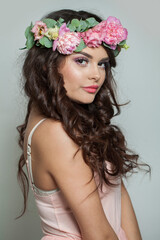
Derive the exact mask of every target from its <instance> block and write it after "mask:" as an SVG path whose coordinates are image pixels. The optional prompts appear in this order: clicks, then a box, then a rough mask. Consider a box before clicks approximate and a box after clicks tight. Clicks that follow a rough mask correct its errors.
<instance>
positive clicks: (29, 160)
mask: <svg viewBox="0 0 160 240" xmlns="http://www.w3.org/2000/svg"><path fill="white" fill-rule="evenodd" d="M45 119H47V118H43V119H41V120H40V121H39V122H38V123H37V124H36V125H35V126H34V127H33V128H32V130H31V132H30V134H29V136H28V141H27V160H26V163H27V165H28V170H29V171H28V172H29V178H30V180H31V185H32V184H34V181H33V175H32V164H31V140H32V135H33V133H34V131H35V129H36V128H37V127H38V126H39V124H40V123H41V122H43V121H44V120H45ZM31 187H32V186H31Z"/></svg>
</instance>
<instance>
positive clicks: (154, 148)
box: [0, 0, 160, 240]
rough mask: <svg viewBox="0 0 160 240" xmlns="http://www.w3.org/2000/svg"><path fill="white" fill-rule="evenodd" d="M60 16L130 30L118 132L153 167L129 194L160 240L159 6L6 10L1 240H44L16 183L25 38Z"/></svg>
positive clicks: (52, 4)
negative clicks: (76, 14)
mask: <svg viewBox="0 0 160 240" xmlns="http://www.w3.org/2000/svg"><path fill="white" fill-rule="evenodd" d="M61 8H73V9H76V10H81V9H84V10H89V11H92V12H95V13H97V14H99V15H100V16H102V17H104V18H107V17H108V16H116V17H118V18H119V19H120V20H121V22H122V24H123V25H124V26H125V27H126V28H127V29H128V31H129V37H128V44H129V45H130V49H129V50H128V51H124V50H123V51H122V53H121V54H120V56H119V57H118V58H117V62H118V66H117V68H116V69H115V79H116V81H117V84H118V89H119V90H118V94H119V99H120V101H121V102H126V101H128V100H131V103H130V104H128V105H127V106H124V107H122V113H121V115H120V116H118V117H116V118H115V119H114V121H113V122H115V123H116V124H118V125H119V126H120V127H121V129H122V131H123V133H124V134H125V136H126V139H127V141H128V147H130V148H131V149H133V150H135V151H136V152H137V153H138V154H140V156H141V160H142V161H144V162H146V163H148V164H150V165H151V167H152V177H151V180H150V179H149V177H148V176H144V175H143V174H142V173H140V174H137V175H135V176H133V177H131V178H130V179H129V180H128V182H125V183H126V186H127V188H128V191H129V193H130V196H131V199H132V202H133V205H134V208H135V211H136V215H137V218H138V222H139V225H140V229H141V233H142V236H143V239H144V240H151V239H153V240H159V239H160V229H159V223H160V207H159V206H160V204H159V203H160V141H159V134H160V126H159V124H160V94H159V92H160V27H159V24H160V17H159V9H160V2H159V0H152V1H146V0H141V1H139V0H134V1H129V0H121V1H120V0H117V1H116V0H111V1H109V0H106V1H105V0H104V1H103V0H98V1H91V0H88V1H86V0H81V1H71V0H64V1H62V0H52V1H51V0H45V1H40V0H39V1H37V0H34V1H31V0H28V1H22V0H21V1H20V0H14V1H4V2H3V6H1V8H0V18H1V21H0V22H1V27H0V46H1V52H0V71H1V75H0V76H1V80H0V84H1V87H0V114H1V117H0V128H1V129H0V150H1V151H0V153H1V157H0V163H1V164H0V240H22V239H23V240H28V239H31V240H32V239H34V240H40V238H41V237H42V233H41V230H40V220H39V217H38V213H37V210H36V207H35V202H34V199H33V195H32V192H30V195H29V202H28V203H29V204H28V210H27V213H26V215H25V216H24V217H22V218H20V219H19V220H14V218H15V217H16V216H17V215H18V214H19V212H20V209H21V207H22V203H23V201H22V200H23V199H22V194H21V192H20V188H19V185H18V183H17V180H16V171H17V163H18V159H19V157H20V154H21V151H20V148H19V147H18V144H17V141H18V132H17V130H16V126H18V125H20V124H22V123H23V121H24V117H25V106H26V101H25V98H24V95H23V92H22V91H21V84H20V76H21V72H20V70H21V61H22V60H23V58H22V57H20V54H21V53H22V51H19V48H21V47H24V44H25V37H24V31H25V28H26V26H28V25H29V24H30V22H31V21H33V22H35V21H36V20H39V19H40V18H41V17H42V16H43V15H44V14H46V13H48V12H50V11H52V10H58V9H61Z"/></svg>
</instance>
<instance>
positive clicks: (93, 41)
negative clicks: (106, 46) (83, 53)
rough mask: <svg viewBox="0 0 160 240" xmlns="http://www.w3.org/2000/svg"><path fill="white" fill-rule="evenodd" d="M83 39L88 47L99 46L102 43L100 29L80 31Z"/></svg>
mask: <svg viewBox="0 0 160 240" xmlns="http://www.w3.org/2000/svg"><path fill="white" fill-rule="evenodd" d="M81 37H82V38H83V41H84V42H85V44H86V45H87V46H88V47H99V46H100V45H101V43H102V34H101V32H100V31H96V29H94V28H92V29H89V30H88V31H86V32H82V33H81Z"/></svg>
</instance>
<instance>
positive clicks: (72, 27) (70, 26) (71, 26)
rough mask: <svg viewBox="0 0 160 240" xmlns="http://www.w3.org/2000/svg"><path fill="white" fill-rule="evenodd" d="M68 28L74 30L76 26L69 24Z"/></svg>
mask: <svg viewBox="0 0 160 240" xmlns="http://www.w3.org/2000/svg"><path fill="white" fill-rule="evenodd" d="M68 28H69V29H70V31H71V32H74V31H75V30H76V27H75V26H73V25H72V24H70V25H69V26H68Z"/></svg>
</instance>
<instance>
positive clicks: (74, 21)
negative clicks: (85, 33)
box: [71, 19, 80, 27]
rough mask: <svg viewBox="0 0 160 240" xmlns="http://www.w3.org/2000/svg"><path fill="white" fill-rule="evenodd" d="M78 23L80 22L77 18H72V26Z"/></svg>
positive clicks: (76, 25)
mask: <svg viewBox="0 0 160 240" xmlns="http://www.w3.org/2000/svg"><path fill="white" fill-rule="evenodd" d="M79 24H80V21H79V20H78V19H72V21H71V25H72V26H75V27H78V26H79Z"/></svg>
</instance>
